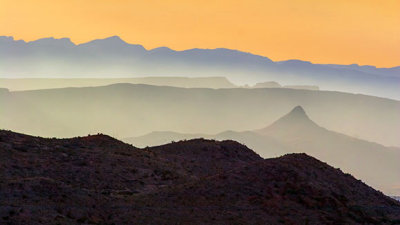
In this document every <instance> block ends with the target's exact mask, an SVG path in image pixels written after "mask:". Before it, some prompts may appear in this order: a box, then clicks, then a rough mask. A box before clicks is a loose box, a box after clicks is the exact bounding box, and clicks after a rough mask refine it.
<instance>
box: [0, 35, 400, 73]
mask: <svg viewBox="0 0 400 225" xmlns="http://www.w3.org/2000/svg"><path fill="white" fill-rule="evenodd" d="M2 37H3V38H4V37H6V38H11V39H12V40H13V41H15V42H18V41H22V42H24V43H26V44H28V43H32V42H36V41H39V40H43V39H54V40H62V39H66V40H68V41H69V42H71V43H72V44H74V45H75V46H80V45H84V44H88V43H90V42H93V41H97V40H106V39H111V38H117V39H119V40H120V41H122V42H123V43H125V44H128V45H136V46H141V47H142V48H143V49H144V50H146V51H153V50H156V49H161V48H166V49H168V50H171V51H175V52H185V51H190V50H219V49H224V50H230V51H237V52H241V53H246V54H251V55H254V56H259V57H263V58H266V59H268V60H270V61H272V62H274V63H279V62H288V61H301V62H304V63H311V64H313V65H326V66H329V65H340V66H353V65H354V66H358V67H365V66H370V67H375V68H376V69H393V68H400V65H397V66H392V67H377V66H375V65H368V64H363V65H360V64H358V63H350V64H335V63H315V62H312V61H308V60H303V59H295V58H289V59H286V60H276V61H275V60H272V59H271V58H269V57H268V56H265V55H258V54H254V53H252V52H249V51H244V50H239V49H231V48H225V47H217V48H197V47H194V48H188V49H184V50H176V49H172V48H170V47H167V46H159V47H156V48H145V47H144V46H143V45H141V44H135V43H129V42H127V41H125V40H124V39H122V38H121V37H120V36H119V35H112V36H107V37H105V38H97V39H92V40H90V41H87V42H82V43H78V42H74V41H72V40H71V38H69V37H61V38H55V37H54V36H50V37H43V38H38V39H35V40H32V41H26V40H24V39H16V38H15V37H14V36H7V35H0V38H2Z"/></svg>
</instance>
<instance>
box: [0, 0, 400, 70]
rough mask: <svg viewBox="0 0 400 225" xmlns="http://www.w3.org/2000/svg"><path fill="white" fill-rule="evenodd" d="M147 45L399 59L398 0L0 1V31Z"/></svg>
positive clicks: (381, 63)
mask: <svg viewBox="0 0 400 225" xmlns="http://www.w3.org/2000/svg"><path fill="white" fill-rule="evenodd" d="M114 35H118V36H120V37H121V38H122V39H123V40H125V41H126V42H128V43H132V44H141V45H143V46H144V47H145V48H147V49H152V48H155V47H160V46H166V47H170V48H172V49H175V50H184V49H190V48H218V47H224V48H230V49H237V50H241V51H245V52H251V53H254V54H258V55H263V56H267V57H269V58H271V59H272V60H274V61H279V60H287V59H301V60H307V61H311V62H313V63H335V64H353V63H357V64H360V65H375V66H378V67H392V66H399V65H400V0H384V1H382V0H324V1H321V0H303V1H300V0H279V1H276V0H274V1H270V0H145V1H144V0H0V36H14V38H15V39H23V40H25V41H32V40H36V39H39V38H44V37H55V38H63V37H69V38H71V40H72V41H73V42H75V43H83V42H87V41H90V40H93V39H99V38H105V37H109V36H114Z"/></svg>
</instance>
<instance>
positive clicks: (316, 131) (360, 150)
mask: <svg viewBox="0 0 400 225" xmlns="http://www.w3.org/2000/svg"><path fill="white" fill-rule="evenodd" d="M199 137H203V138H209V139H216V140H226V139H230V140H235V141H238V142H241V143H243V144H245V145H247V146H248V147H249V148H252V149H254V150H255V151H256V152H257V153H258V154H260V155H261V156H262V157H276V156H280V155H283V154H287V153H293V152H297V153H301V152H305V153H307V154H309V155H312V156H314V157H318V158H320V159H321V160H323V161H326V162H328V163H329V164H331V165H333V166H335V167H339V168H341V169H343V170H344V171H346V172H349V173H351V174H353V175H356V176H357V177H359V178H361V179H362V180H364V181H366V182H367V183H369V184H371V185H372V186H374V187H375V188H378V189H379V190H382V191H384V192H386V193H387V194H390V195H398V194H400V189H399V186H398V185H399V184H400V164H399V163H398V159H399V158H400V151H399V149H393V148H388V147H385V146H383V145H380V144H377V143H373V142H368V141H365V140H361V139H357V138H353V137H349V136H346V135H343V134H340V133H337V132H333V131H330V130H327V129H325V128H323V127H321V126H319V125H318V124H316V123H315V122H314V121H312V120H311V119H310V118H309V117H308V116H307V114H306V113H305V111H304V109H303V108H302V107H301V106H297V107H295V108H294V109H293V110H292V111H291V112H290V113H288V114H287V115H285V116H283V117H281V118H280V119H278V120H277V121H275V122H274V123H272V124H271V125H269V126H267V127H265V128H263V129H260V130H255V131H245V132H235V131H226V132H222V133H219V134H216V135H207V134H182V133H176V132H152V133H149V134H147V135H144V136H140V137H134V138H127V139H124V141H126V142H128V143H131V144H133V145H135V146H139V147H144V146H152V145H161V144H166V143H169V142H171V141H179V140H184V139H191V138H199ZM382 162H385V163H382Z"/></svg>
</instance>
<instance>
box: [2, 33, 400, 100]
mask: <svg viewBox="0 0 400 225" xmlns="http://www.w3.org/2000/svg"><path fill="white" fill-rule="evenodd" d="M399 72H400V67H393V68H376V67H374V66H358V65H332V64H312V63H310V62H307V61H301V60H288V61H280V62H273V61H272V60H270V59H268V58H267V57H263V56H258V55H254V54H251V53H246V52H240V51H236V50H230V49H224V48H218V49H189V50H184V51H174V50H172V49H169V48H166V47H160V48H156V49H151V50H146V49H144V48H143V46H141V45H132V44H128V43H126V42H124V41H123V40H121V39H120V38H119V37H117V36H114V37H110V38H105V39H99V40H94V41H90V42H88V43H84V44H79V45H75V44H74V43H72V42H71V41H70V40H69V39H68V38H62V39H54V38H44V39H39V40H36V41H32V42H24V41H16V40H14V39H13V38H12V37H5V36H3V37H0V77H12V78H16V77H25V78H26V77H53V78H54V77H114V78H115V77H135V76H207V77H209V76H225V77H227V78H228V79H229V80H232V81H233V82H235V83H238V84H240V85H244V84H245V83H249V84H255V83H257V82H264V81H266V80H274V81H277V82H279V83H281V84H283V85H288V84H298V85H317V86H319V87H320V88H321V89H325V90H337V91H346V92H352V93H364V94H370V95H375V96H382V97H389V98H395V99H400V91H399V90H398V85H399V84H400V75H399Z"/></svg>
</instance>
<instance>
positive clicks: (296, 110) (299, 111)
mask: <svg viewBox="0 0 400 225" xmlns="http://www.w3.org/2000/svg"><path fill="white" fill-rule="evenodd" d="M291 114H293V115H303V116H306V117H307V114H306V112H305V111H304V109H303V107H301V106H299V105H298V106H296V107H294V108H293V109H292V111H290V113H289V115H291Z"/></svg>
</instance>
